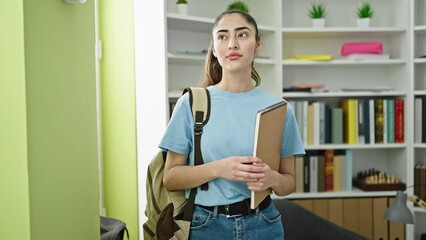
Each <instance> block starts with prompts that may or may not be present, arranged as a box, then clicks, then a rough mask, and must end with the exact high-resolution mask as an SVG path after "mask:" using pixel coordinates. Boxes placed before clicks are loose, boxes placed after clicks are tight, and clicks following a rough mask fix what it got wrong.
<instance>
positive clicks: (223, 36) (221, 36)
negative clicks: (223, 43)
mask: <svg viewBox="0 0 426 240" xmlns="http://www.w3.org/2000/svg"><path fill="white" fill-rule="evenodd" d="M217 39H219V40H224V39H226V36H225V35H219V36H218V37H217Z"/></svg>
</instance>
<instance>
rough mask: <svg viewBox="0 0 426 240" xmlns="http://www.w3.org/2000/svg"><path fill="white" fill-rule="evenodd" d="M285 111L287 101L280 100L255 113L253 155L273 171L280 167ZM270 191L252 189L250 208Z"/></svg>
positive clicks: (255, 205) (256, 204)
mask: <svg viewBox="0 0 426 240" xmlns="http://www.w3.org/2000/svg"><path fill="white" fill-rule="evenodd" d="M286 111H287V103H286V102H284V101H282V102H278V103H276V104H273V105H271V106H269V107H266V108H264V109H262V110H259V111H258V112H257V115H256V125H255V126H256V127H255V132H254V146H253V156H255V157H258V158H260V159H261V160H262V162H263V163H265V164H268V165H269V167H270V168H271V169H273V170H275V171H278V170H279V167H280V161H281V145H282V139H283V132H284V122H285V116H286ZM271 192H272V190H271V189H266V190H264V191H252V192H251V203H250V207H251V209H255V208H256V207H257V206H258V205H259V204H260V203H261V202H262V201H263V200H264V199H265V198H266V197H267V196H268V195H269V194H270V193H271Z"/></svg>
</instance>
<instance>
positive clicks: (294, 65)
mask: <svg viewBox="0 0 426 240" xmlns="http://www.w3.org/2000/svg"><path fill="white" fill-rule="evenodd" d="M230 2H232V0H215V1H208V0H198V1H190V2H189V5H188V15H186V16H181V15H178V14H176V12H175V1H172V0H166V6H165V11H166V16H167V21H166V26H165V30H166V35H167V42H166V45H167V47H166V48H167V52H168V53H167V55H166V58H167V67H166V73H167V90H168V93H169V94H168V97H169V98H170V99H171V100H172V101H175V99H176V98H178V97H179V96H180V95H181V91H180V90H179V89H181V88H182V87H184V86H194V85H199V83H200V80H201V73H202V70H203V67H204V57H205V55H203V54H199V53H201V52H202V51H203V50H204V51H205V50H207V48H208V46H209V42H210V38H211V28H212V24H213V21H214V17H216V16H217V15H218V14H219V13H220V12H222V11H223V10H224V9H225V8H226V6H227V5H228V4H229V3H230ZM246 2H247V3H248V5H249V7H250V9H251V14H252V15H253V16H254V18H255V19H256V20H257V22H258V24H259V30H260V34H261V38H262V43H263V44H262V49H261V51H260V53H259V54H258V55H259V57H261V58H258V59H256V60H255V67H256V69H257V70H258V72H259V73H260V75H261V77H262V84H261V88H263V89H265V90H266V91H269V92H271V93H272V94H275V95H278V96H282V97H284V98H285V99H287V100H302V99H307V100H314V99H320V100H324V101H327V102H328V103H331V104H337V103H338V101H339V100H341V99H345V98H376V97H383V98H403V99H404V101H405V108H404V109H405V113H404V114H405V115H404V123H405V126H404V135H405V136H404V143H400V144H355V145H348V144H341V145H340V144H339V145H330V144H327V145H316V146H312V145H306V146H305V147H306V149H307V150H322V149H351V150H352V151H353V172H354V174H355V173H356V172H357V171H358V170H363V169H368V168H370V167H374V168H376V169H380V170H383V171H386V172H389V173H392V174H394V175H396V176H397V177H399V178H400V179H401V180H402V181H403V182H405V183H406V184H407V186H410V185H412V184H413V169H414V161H415V160H414V159H415V156H416V157H417V156H422V157H423V158H425V157H426V150H425V149H426V148H425V147H424V146H423V145H419V144H416V145H414V140H413V131H414V127H413V124H411V123H412V122H413V116H414V110H413V109H414V108H413V106H414V96H417V95H426V58H420V56H421V55H419V54H415V52H416V53H417V52H418V51H423V52H424V54H426V0H408V1H405V0H374V1H372V5H373V7H374V10H375V16H374V18H373V19H372V20H371V23H370V27H369V28H358V27H357V26H356V20H355V10H356V8H357V7H358V6H359V4H360V3H361V1H353V0H328V1H326V2H327V9H328V15H327V18H326V27H324V28H312V27H311V22H310V19H309V18H308V17H307V14H306V13H307V7H308V6H309V5H310V3H311V2H312V1H310V0H268V1H267V3H266V2H265V1H259V0H247V1H246ZM356 41H381V42H383V43H384V53H386V54H389V55H390V59H387V60H380V61H379V60H375V61H371V60H370V61H349V60H344V59H342V57H341V56H340V50H341V49H340V47H341V45H342V44H343V43H345V42H356ZM185 52H188V53H186V54H182V53H185ZM312 54H331V55H332V60H331V61H327V62H318V61H300V60H297V61H295V60H287V59H290V58H293V57H294V56H295V55H312ZM306 82H309V83H322V84H325V86H326V88H327V89H328V91H327V92H320V93H289V92H283V91H282V89H283V88H285V87H289V86H291V85H294V84H298V83H306ZM365 86H370V87H372V88H374V87H389V88H391V89H392V90H390V91H350V92H348V91H342V88H360V87H365ZM424 148H425V149H424ZM425 161H426V160H425ZM407 192H408V193H409V194H412V189H408V190H407ZM394 195H395V192H394V191H390V192H389V191H386V192H381V191H377V192H363V191H360V190H357V189H355V190H354V191H350V192H334V193H304V194H299V193H298V194H291V195H290V196H287V198H335V197H380V196H394ZM419 212H420V211H416V214H419ZM418 224H421V222H419V221H417V222H416V224H415V225H414V227H412V226H407V231H406V232H407V239H414V235H415V234H414V232H416V234H417V233H418V230H416V228H418ZM423 224H424V222H423Z"/></svg>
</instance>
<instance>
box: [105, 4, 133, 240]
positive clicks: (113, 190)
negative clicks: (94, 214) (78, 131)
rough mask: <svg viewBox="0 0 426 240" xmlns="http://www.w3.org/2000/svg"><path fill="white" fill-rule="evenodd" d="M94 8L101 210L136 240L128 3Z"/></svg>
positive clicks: (131, 75)
mask: <svg viewBox="0 0 426 240" xmlns="http://www.w3.org/2000/svg"><path fill="white" fill-rule="evenodd" d="M99 7H100V34H101V36H100V38H101V40H102V46H103V57H102V62H101V79H102V80H101V89H102V93H101V95H102V101H101V102H102V158H103V169H104V172H103V178H104V185H103V186H104V204H105V208H106V213H107V215H108V216H111V217H115V218H118V219H121V220H123V221H124V222H126V223H127V227H128V229H129V232H130V237H131V239H138V229H139V228H138V200H137V199H138V198H137V160H136V110H135V108H136V106H135V101H136V100H135V66H134V47H133V46H134V43H133V0H122V1H116V0H104V1H101V2H100V6H99Z"/></svg>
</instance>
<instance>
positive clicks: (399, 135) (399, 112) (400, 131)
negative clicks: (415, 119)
mask: <svg viewBox="0 0 426 240" xmlns="http://www.w3.org/2000/svg"><path fill="white" fill-rule="evenodd" d="M394 112H395V142H396V143H403V142H404V99H402V98H398V99H395V110H394Z"/></svg>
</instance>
